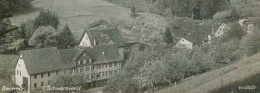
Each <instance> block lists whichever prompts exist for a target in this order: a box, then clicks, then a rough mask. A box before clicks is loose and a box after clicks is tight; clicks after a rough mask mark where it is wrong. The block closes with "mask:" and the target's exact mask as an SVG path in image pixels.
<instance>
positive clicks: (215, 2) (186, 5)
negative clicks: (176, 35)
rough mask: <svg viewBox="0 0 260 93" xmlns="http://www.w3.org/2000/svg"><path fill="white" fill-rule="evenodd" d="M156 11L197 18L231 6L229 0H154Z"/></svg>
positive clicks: (205, 16) (207, 16) (210, 15)
mask: <svg viewBox="0 0 260 93" xmlns="http://www.w3.org/2000/svg"><path fill="white" fill-rule="evenodd" d="M152 2H153V8H156V9H153V10H152V11H154V10H157V9H158V11H154V12H156V13H160V14H163V13H167V12H168V14H173V15H176V16H181V17H194V18H196V19H205V18H212V16H213V15H214V14H215V13H216V12H218V11H223V10H226V9H228V8H229V7H230V1H229V0H152Z"/></svg>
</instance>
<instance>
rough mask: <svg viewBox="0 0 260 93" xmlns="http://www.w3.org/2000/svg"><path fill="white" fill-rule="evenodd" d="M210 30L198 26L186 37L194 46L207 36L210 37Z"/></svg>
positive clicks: (206, 27) (209, 28)
mask: <svg viewBox="0 0 260 93" xmlns="http://www.w3.org/2000/svg"><path fill="white" fill-rule="evenodd" d="M211 32H212V28H211V27H208V26H199V27H196V28H195V29H194V31H193V32H192V33H190V34H188V35H187V36H186V39H187V40H189V41H190V42H191V43H193V44H194V45H198V44H201V43H202V41H204V40H206V39H207V37H208V35H211Z"/></svg>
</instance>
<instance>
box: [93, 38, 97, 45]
mask: <svg viewBox="0 0 260 93" xmlns="http://www.w3.org/2000/svg"><path fill="white" fill-rule="evenodd" d="M96 45H97V41H96V38H95V37H94V45H93V46H96Z"/></svg>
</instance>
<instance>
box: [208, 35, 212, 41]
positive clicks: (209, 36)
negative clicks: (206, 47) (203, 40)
mask: <svg viewBox="0 0 260 93" xmlns="http://www.w3.org/2000/svg"><path fill="white" fill-rule="evenodd" d="M210 42H211V35H208V43H210Z"/></svg>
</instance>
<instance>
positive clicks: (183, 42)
mask: <svg viewBox="0 0 260 93" xmlns="http://www.w3.org/2000/svg"><path fill="white" fill-rule="evenodd" d="M176 46H177V47H182V48H184V47H186V48H188V49H192V43H191V42H190V41H188V40H186V39H184V38H182V39H181V40H180V41H179V42H178V43H177V44H176Z"/></svg>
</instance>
